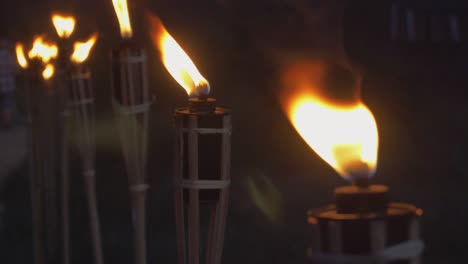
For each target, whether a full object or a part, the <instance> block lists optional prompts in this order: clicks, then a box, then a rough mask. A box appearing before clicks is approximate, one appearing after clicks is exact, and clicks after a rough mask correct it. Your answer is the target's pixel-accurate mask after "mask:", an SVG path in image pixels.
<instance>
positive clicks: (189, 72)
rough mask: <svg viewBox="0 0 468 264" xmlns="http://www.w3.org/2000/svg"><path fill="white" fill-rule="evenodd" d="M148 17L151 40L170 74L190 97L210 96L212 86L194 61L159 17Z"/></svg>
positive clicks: (149, 15)
mask: <svg viewBox="0 0 468 264" xmlns="http://www.w3.org/2000/svg"><path fill="white" fill-rule="evenodd" d="M147 17H148V21H149V23H150V33H151V39H152V41H153V43H154V45H155V46H156V47H157V49H158V50H159V51H160V56H161V60H162V62H163V64H164V67H166V70H167V71H168V72H169V74H170V75H171V76H172V77H173V78H174V79H175V80H176V81H177V82H178V83H179V85H181V86H182V87H183V88H184V89H185V91H186V92H187V94H188V95H189V97H191V98H193V97H200V96H208V94H209V92H210V84H209V82H208V81H207V80H206V79H205V77H203V76H202V75H201V73H200V72H199V71H198V69H197V67H196V66H195V64H194V63H193V61H192V59H190V57H189V56H188V55H187V53H186V52H185V51H184V50H183V49H182V47H181V46H180V45H179V44H178V43H177V41H176V40H175V39H174V38H173V37H172V36H171V34H169V32H168V31H167V30H166V28H165V27H164V25H163V23H162V22H161V20H160V19H159V18H158V17H157V16H154V15H152V14H150V13H148V14H147Z"/></svg>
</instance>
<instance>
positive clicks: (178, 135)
mask: <svg viewBox="0 0 468 264" xmlns="http://www.w3.org/2000/svg"><path fill="white" fill-rule="evenodd" d="M150 20H151V25H152V27H153V28H152V39H153V42H154V44H155V46H157V48H158V50H159V51H160V54H161V60H162V62H163V64H164V66H165V67H166V69H167V71H168V72H169V73H170V74H171V75H172V77H173V78H174V79H175V80H176V81H177V82H178V83H179V84H180V85H181V86H182V87H183V88H184V89H185V90H186V92H187V94H188V96H189V99H188V106H187V107H182V108H179V109H176V111H175V113H174V124H175V171H174V184H175V192H174V194H175V198H174V200H175V218H176V228H177V230H176V232H177V248H178V257H179V263H180V264H189V263H190V264H198V263H199V262H200V257H201V256H200V249H201V245H200V244H201V241H202V237H204V236H203V234H201V230H200V229H201V225H200V223H201V217H202V215H201V212H202V210H201V209H202V208H207V209H208V210H209V212H210V213H209V214H210V215H209V217H210V222H209V226H208V234H207V235H208V241H207V245H206V246H205V247H204V248H206V252H205V254H203V255H204V257H205V258H206V260H205V261H206V263H210V264H219V263H221V257H222V251H223V244H224V230H225V225H226V218H227V210H228V196H229V185H230V165H231V163H230V155H231V112H230V110H228V109H224V108H219V107H216V100H215V99H214V98H210V97H209V92H210V85H209V83H208V81H207V80H206V79H205V78H204V77H203V76H202V75H201V74H200V72H199V71H198V69H197V68H196V66H195V65H194V63H193V62H192V60H191V59H190V57H189V56H188V55H187V54H186V53H185V52H184V50H183V49H182V48H181V47H180V46H179V44H177V42H176V41H175V40H174V38H173V37H172V36H171V35H170V34H169V33H168V32H167V30H166V29H165V28H164V26H163V24H162V23H161V21H160V20H159V19H158V18H156V17H150ZM203 255H202V256H203Z"/></svg>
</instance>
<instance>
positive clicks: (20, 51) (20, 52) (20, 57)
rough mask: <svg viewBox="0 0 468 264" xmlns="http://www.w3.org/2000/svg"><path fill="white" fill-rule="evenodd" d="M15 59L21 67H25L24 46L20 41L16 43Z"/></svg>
mask: <svg viewBox="0 0 468 264" xmlns="http://www.w3.org/2000/svg"><path fill="white" fill-rule="evenodd" d="M16 59H17V61H18V64H19V66H20V67H21V68H23V69H26V68H27V67H28V60H27V59H26V55H25V54H24V47H23V44H21V43H17V44H16Z"/></svg>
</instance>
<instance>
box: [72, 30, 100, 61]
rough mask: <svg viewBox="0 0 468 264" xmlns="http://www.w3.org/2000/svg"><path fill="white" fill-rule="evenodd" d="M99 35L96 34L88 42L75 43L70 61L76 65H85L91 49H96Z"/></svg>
mask: <svg viewBox="0 0 468 264" xmlns="http://www.w3.org/2000/svg"><path fill="white" fill-rule="evenodd" d="M97 38H98V34H97V33H94V34H93V35H92V36H91V37H90V38H89V39H88V40H87V41H85V42H75V44H74V50H73V54H72V55H71V57H70V60H71V61H72V62H74V63H78V64H79V63H83V62H84V61H85V60H86V59H87V58H88V56H89V53H90V51H91V49H92V48H93V47H94V44H95V43H96V40H97Z"/></svg>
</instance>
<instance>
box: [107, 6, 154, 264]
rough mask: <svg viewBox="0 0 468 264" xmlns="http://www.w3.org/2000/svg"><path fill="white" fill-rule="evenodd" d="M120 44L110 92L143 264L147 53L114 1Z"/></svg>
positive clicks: (125, 12) (138, 259) (122, 8)
mask: <svg viewBox="0 0 468 264" xmlns="http://www.w3.org/2000/svg"><path fill="white" fill-rule="evenodd" d="M112 2H113V4H114V9H115V12H116V15H117V18H118V21H119V26H120V35H121V37H122V41H121V43H120V46H119V47H118V48H116V49H114V50H113V51H112V58H111V59H112V91H113V103H114V110H115V113H116V117H117V120H118V121H117V122H118V125H119V132H120V135H121V144H122V150H123V156H124V158H125V163H126V168H127V176H128V184H129V192H130V206H131V216H132V223H133V237H134V239H133V243H134V250H135V264H146V262H147V259H146V257H147V256H146V206H145V205H146V193H147V190H148V187H149V186H148V184H147V183H146V159H147V145H148V142H147V141H148V122H149V109H150V105H151V98H150V94H149V91H148V76H147V57H146V52H145V50H144V49H142V48H141V47H140V46H139V45H138V43H137V42H136V41H135V40H134V39H133V30H132V26H131V23H130V14H129V10H128V5H127V1H126V0H113V1H112Z"/></svg>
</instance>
